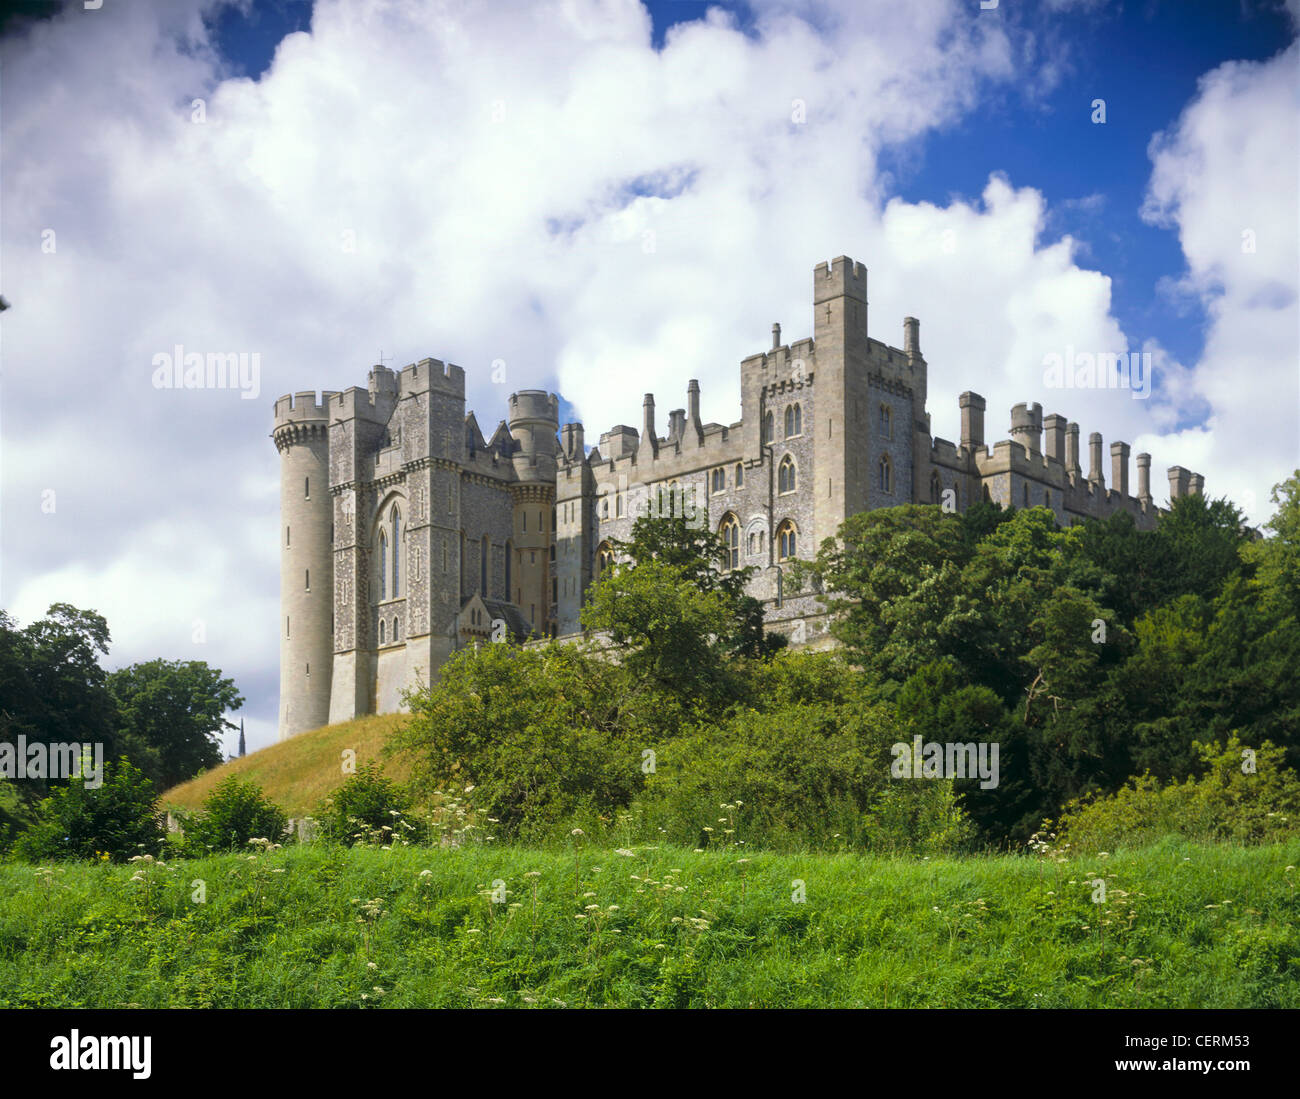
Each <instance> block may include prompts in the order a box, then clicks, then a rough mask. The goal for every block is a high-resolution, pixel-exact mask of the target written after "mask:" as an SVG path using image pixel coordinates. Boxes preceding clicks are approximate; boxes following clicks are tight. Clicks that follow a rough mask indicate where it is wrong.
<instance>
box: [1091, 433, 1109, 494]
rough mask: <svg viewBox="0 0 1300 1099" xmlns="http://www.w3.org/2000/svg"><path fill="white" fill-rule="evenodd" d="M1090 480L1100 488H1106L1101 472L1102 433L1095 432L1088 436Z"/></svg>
mask: <svg viewBox="0 0 1300 1099" xmlns="http://www.w3.org/2000/svg"><path fill="white" fill-rule="evenodd" d="M1088 480H1089V481H1091V482H1092V483H1093V484H1094V485H1096V486H1097V487H1098V488H1105V487H1106V478H1105V477H1104V476H1102V472H1101V432H1100V431H1094V432H1093V433H1092V434H1091V435H1089V436H1088Z"/></svg>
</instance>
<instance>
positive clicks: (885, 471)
mask: <svg viewBox="0 0 1300 1099" xmlns="http://www.w3.org/2000/svg"><path fill="white" fill-rule="evenodd" d="M878 483H879V486H880V491H881V492H889V493H892V492H893V491H894V467H893V465H892V463H891V462H890V461H889V455H888V454H882V455H881V456H880V466H879V478H878Z"/></svg>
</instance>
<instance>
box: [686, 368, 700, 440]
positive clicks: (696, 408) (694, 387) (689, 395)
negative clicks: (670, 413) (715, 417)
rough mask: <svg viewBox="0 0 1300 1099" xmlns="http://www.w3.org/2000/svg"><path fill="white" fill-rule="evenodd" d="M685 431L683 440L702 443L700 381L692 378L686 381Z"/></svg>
mask: <svg viewBox="0 0 1300 1099" xmlns="http://www.w3.org/2000/svg"><path fill="white" fill-rule="evenodd" d="M686 426H687V428H688V429H689V430H687V431H686V433H685V436H684V441H686V442H688V443H690V444H693V445H695V446H703V445H704V425H703V424H702V423H700V383H699V382H698V381H696V380H695V379H694V378H692V379H691V380H690V381H689V382H687V383H686Z"/></svg>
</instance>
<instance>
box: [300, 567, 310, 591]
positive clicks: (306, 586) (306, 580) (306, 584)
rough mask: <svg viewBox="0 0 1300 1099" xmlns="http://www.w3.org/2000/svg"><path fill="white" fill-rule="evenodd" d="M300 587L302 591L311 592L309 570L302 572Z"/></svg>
mask: <svg viewBox="0 0 1300 1099" xmlns="http://www.w3.org/2000/svg"><path fill="white" fill-rule="evenodd" d="M302 586H303V590H304V591H311V569H303V570H302Z"/></svg>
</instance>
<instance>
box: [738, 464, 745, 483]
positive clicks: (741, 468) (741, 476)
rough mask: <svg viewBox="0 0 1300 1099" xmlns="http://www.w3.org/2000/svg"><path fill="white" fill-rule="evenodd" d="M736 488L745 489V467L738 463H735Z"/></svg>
mask: <svg viewBox="0 0 1300 1099" xmlns="http://www.w3.org/2000/svg"><path fill="white" fill-rule="evenodd" d="M736 487H737V488H744V487H745V467H744V466H742V465H741V464H740V463H739V462H737V463H736Z"/></svg>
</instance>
